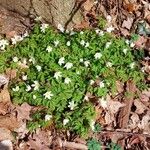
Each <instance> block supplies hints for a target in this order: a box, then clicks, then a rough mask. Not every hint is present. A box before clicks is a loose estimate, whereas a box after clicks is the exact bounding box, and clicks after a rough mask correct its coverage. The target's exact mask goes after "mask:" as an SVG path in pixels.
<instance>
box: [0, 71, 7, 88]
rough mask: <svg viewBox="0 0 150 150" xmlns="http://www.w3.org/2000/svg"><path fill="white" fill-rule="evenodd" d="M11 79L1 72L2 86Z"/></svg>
mask: <svg viewBox="0 0 150 150" xmlns="http://www.w3.org/2000/svg"><path fill="white" fill-rule="evenodd" d="M8 82H9V80H8V78H7V77H6V76H5V75H2V74H0V87H1V86H2V85H5V84H8Z"/></svg>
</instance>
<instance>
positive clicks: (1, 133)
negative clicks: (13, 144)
mask: <svg viewBox="0 0 150 150" xmlns="http://www.w3.org/2000/svg"><path fill="white" fill-rule="evenodd" d="M13 139H14V137H13V135H12V133H11V131H10V130H8V129H6V128H0V141H2V140H13Z"/></svg>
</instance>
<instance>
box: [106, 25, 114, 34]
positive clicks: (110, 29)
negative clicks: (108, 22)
mask: <svg viewBox="0 0 150 150" xmlns="http://www.w3.org/2000/svg"><path fill="white" fill-rule="evenodd" d="M113 30H114V28H113V27H112V26H110V27H108V28H107V29H106V31H107V32H109V33H111V32H112V31H113Z"/></svg>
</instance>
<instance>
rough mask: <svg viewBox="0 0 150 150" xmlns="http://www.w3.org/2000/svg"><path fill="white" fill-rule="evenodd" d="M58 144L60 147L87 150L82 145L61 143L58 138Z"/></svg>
mask: <svg viewBox="0 0 150 150" xmlns="http://www.w3.org/2000/svg"><path fill="white" fill-rule="evenodd" d="M58 143H59V146H60V147H66V148H74V149H81V150H88V147H87V146H86V145H84V144H80V143H75V142H68V141H62V140H61V139H60V138H58Z"/></svg>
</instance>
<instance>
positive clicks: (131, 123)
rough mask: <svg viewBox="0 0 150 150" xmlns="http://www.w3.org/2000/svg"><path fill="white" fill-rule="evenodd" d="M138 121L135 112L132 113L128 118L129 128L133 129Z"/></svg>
mask: <svg viewBox="0 0 150 150" xmlns="http://www.w3.org/2000/svg"><path fill="white" fill-rule="evenodd" d="M139 122H140V118H139V116H138V115H137V114H136V113H133V114H132V115H131V117H130V120H129V125H128V126H129V128H130V129H135V128H136V127H137V124H138V123H139Z"/></svg>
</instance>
